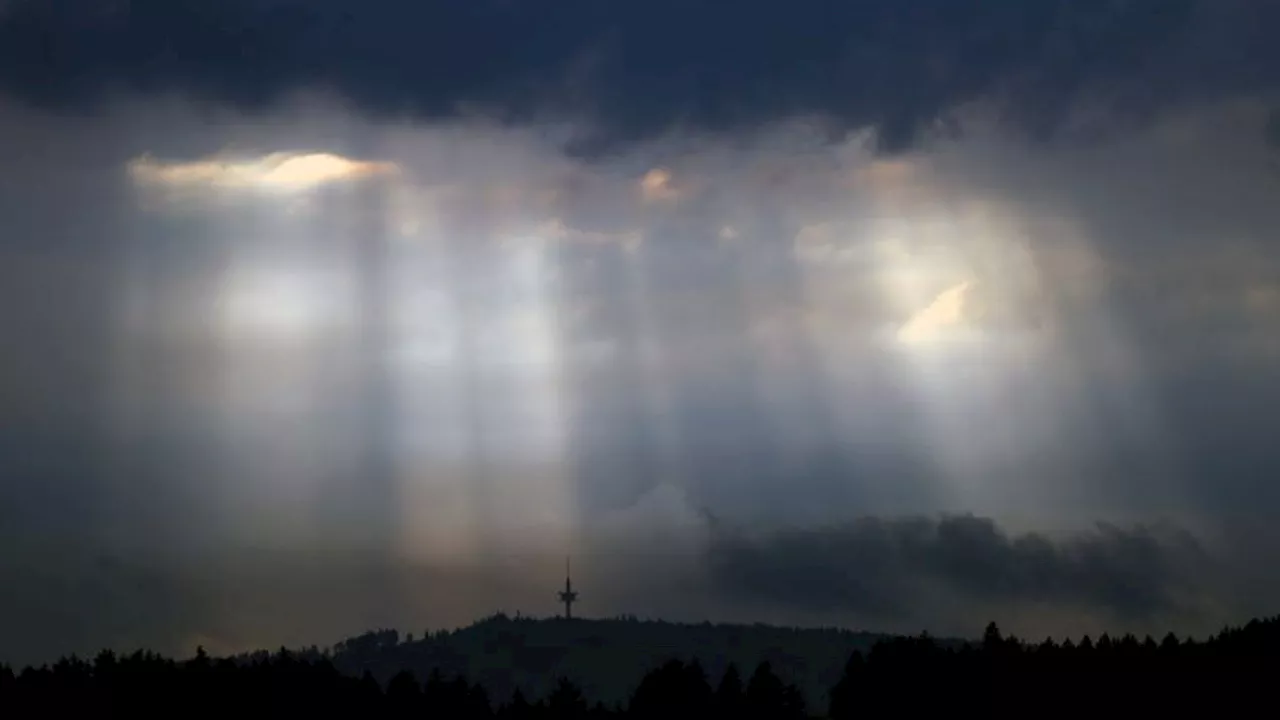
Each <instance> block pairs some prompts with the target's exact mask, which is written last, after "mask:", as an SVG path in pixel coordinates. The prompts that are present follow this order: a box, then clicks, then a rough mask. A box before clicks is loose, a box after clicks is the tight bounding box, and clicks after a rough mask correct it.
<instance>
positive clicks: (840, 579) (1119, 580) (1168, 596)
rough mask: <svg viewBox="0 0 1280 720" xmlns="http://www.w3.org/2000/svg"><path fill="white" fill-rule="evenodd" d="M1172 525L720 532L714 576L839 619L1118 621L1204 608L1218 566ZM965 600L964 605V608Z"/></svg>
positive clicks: (924, 525) (858, 525)
mask: <svg viewBox="0 0 1280 720" xmlns="http://www.w3.org/2000/svg"><path fill="white" fill-rule="evenodd" d="M1210 558H1211V556H1210V554H1209V553H1208V552H1207V551H1206V549H1205V548H1204V547H1203V546H1202V545H1201V544H1200V542H1199V541H1198V540H1196V539H1195V538H1194V537H1193V536H1191V535H1189V534H1187V533H1185V532H1181V531H1178V530H1175V529H1169V528H1165V529H1159V528H1151V527H1143V526H1135V527H1127V528H1121V527H1117V526H1113V525H1099V526H1098V527H1097V528H1095V529H1094V530H1092V531H1087V532H1083V533H1077V534H1073V535H1067V536H1064V537H1054V536H1050V535H1046V534H1043V533H1039V532H1009V531H1007V530H1005V529H1003V528H1001V527H1000V526H999V525H998V524H997V523H996V522H995V521H993V520H991V519H990V518H981V517H975V516H972V515H962V516H943V517H940V518H929V517H907V518H875V517H873V518H863V519H860V520H857V521H854V522H850V523H847V524H842V525H836V526H829V527H817V528H810V529H795V530H782V531H776V532H772V533H764V534H759V535H757V536H751V535H741V534H738V533H734V532H729V531H721V532H720V533H718V534H717V536H716V538H715V539H714V540H713V543H712V546H711V551H710V556H709V563H710V567H711V574H712V577H713V578H715V582H716V583H717V584H718V586H719V587H720V589H721V590H722V591H723V592H725V593H726V594H727V595H729V596H731V597H735V598H739V599H743V598H753V599H755V600H757V601H759V602H761V603H763V604H766V605H769V604H772V605H775V606H782V607H790V608H794V609H803V610H806V611H809V612H813V613H816V614H825V615H827V616H831V617H841V616H843V617H861V618H868V619H875V620H878V621H880V622H888V623H895V624H904V623H905V624H907V625H909V624H911V623H917V624H921V625H922V626H924V627H934V626H936V625H938V624H939V623H942V624H950V623H954V622H955V621H956V619H957V618H959V617H968V618H970V622H972V618H973V616H975V615H978V614H980V613H981V612H983V611H990V610H991V609H992V608H1001V609H1002V611H1003V612H1005V613H1007V614H1008V616H1010V617H1016V616H1019V615H1023V614H1035V613H1041V614H1044V615H1053V614H1070V615H1075V616H1077V617H1082V616H1083V617H1094V618H1097V619H1101V620H1103V621H1104V622H1106V623H1109V624H1110V625H1111V626H1112V627H1124V626H1127V627H1133V626H1135V625H1137V626H1140V627H1147V626H1153V625H1154V626H1158V624H1159V622H1168V621H1169V620H1170V619H1171V618H1174V617H1180V618H1181V619H1182V620H1183V622H1185V621H1186V620H1187V619H1189V618H1190V619H1195V617H1196V616H1197V615H1198V614H1199V613H1200V612H1202V610H1203V608H1202V607H1201V603H1203V602H1205V601H1206V598H1207V597H1208V595H1206V594H1212V593H1215V592H1222V591H1225V588H1218V589H1215V588H1213V587H1212V586H1211V580H1210V576H1209V575H1208V574H1207V573H1206V571H1208V570H1209V569H1211V568H1212V567H1213V566H1214V564H1213V561H1212V560H1211V559H1210ZM961 608H963V609H962V610H961Z"/></svg>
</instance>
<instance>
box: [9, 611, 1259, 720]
mask: <svg viewBox="0 0 1280 720" xmlns="http://www.w3.org/2000/svg"><path fill="white" fill-rule="evenodd" d="M1278 670H1280V620H1278V619H1270V620H1263V621H1253V622H1250V623H1249V624H1248V625H1245V626H1243V627H1239V628H1230V629H1227V630H1224V631H1223V632H1221V633H1219V634H1218V635H1216V636H1214V637H1212V638H1209V639H1207V640H1204V641H1195V640H1185V641H1184V640H1180V639H1179V638H1177V637H1176V636H1174V635H1167V636H1165V637H1164V638H1163V639H1162V640H1160V641H1156V640H1154V639H1152V638H1143V639H1138V638H1136V637H1134V636H1131V635H1126V636H1124V637H1121V638H1111V637H1109V636H1107V635H1102V636H1100V637H1098V638H1097V639H1096V640H1094V639H1090V638H1088V637H1085V638H1082V639H1081V640H1080V641H1078V642H1073V641H1070V640H1068V641H1065V642H1062V643H1055V642H1053V641H1049V640H1046V641H1045V642H1042V643H1027V642H1023V641H1021V640H1019V639H1017V638H1014V637H1005V636H1003V635H1002V634H1001V633H1000V631H999V629H998V628H997V627H996V626H995V625H994V624H992V625H990V626H988V628H987V631H986V633H985V634H984V636H983V639H982V641H981V642H980V643H977V644H967V645H963V646H960V647H959V648H956V647H953V646H950V645H947V644H939V643H937V642H935V641H934V640H933V639H931V638H929V637H928V636H921V637H916V638H894V639H891V640H885V641H882V642H879V643H877V644H876V645H875V646H874V647H873V648H872V649H871V650H870V651H869V652H867V653H865V654H864V653H862V652H854V653H853V654H852V655H851V657H850V658H849V661H848V663H847V666H846V667H845V670H844V674H843V677H841V678H840V680H839V681H838V682H836V683H835V685H834V686H833V687H832V688H831V690H830V693H829V703H828V706H827V707H817V708H814V707H808V708H807V707H806V703H805V701H804V698H803V696H802V694H801V693H800V691H799V690H798V689H797V688H796V687H795V686H794V685H791V684H789V683H787V682H784V681H783V680H782V679H781V678H780V677H779V676H778V675H777V674H776V673H775V672H774V671H773V669H772V668H771V667H770V664H769V663H768V662H767V661H766V662H762V663H760V664H759V665H758V666H756V667H755V668H754V669H753V670H752V671H751V672H750V673H749V674H747V675H746V676H745V677H744V676H743V674H741V673H740V672H739V670H738V668H737V666H736V665H732V664H731V665H729V667H728V669H727V670H726V671H725V672H724V673H722V674H721V675H720V676H719V677H714V678H713V677H711V676H710V675H709V674H708V673H707V672H706V671H705V670H704V668H703V665H702V664H701V663H700V662H699V661H697V660H690V661H687V662H686V661H682V660H670V661H668V662H666V663H664V664H662V665H660V666H658V667H656V668H653V669H651V670H650V671H649V672H648V673H647V674H645V675H644V676H643V677H641V678H640V679H639V681H638V682H637V684H636V685H635V688H634V690H633V691H632V693H631V695H630V697H629V698H628V700H627V701H626V702H625V703H619V704H617V705H616V706H612V707H607V706H605V705H603V704H600V703H598V702H594V703H593V702H592V701H591V699H590V698H588V697H586V696H585V695H584V693H583V691H582V690H581V689H580V688H578V687H577V686H576V685H575V684H574V683H572V682H571V681H569V680H567V679H563V678H561V679H560V680H559V681H558V682H557V683H556V684H555V685H554V687H553V689H552V690H551V691H550V692H549V693H547V694H546V695H545V696H544V697H539V698H527V697H525V696H524V695H523V694H522V693H521V692H520V691H519V690H516V691H515V692H514V693H513V694H512V695H511V696H510V697H505V698H493V697H491V696H490V695H489V693H488V692H487V691H486V689H485V688H484V687H483V686H482V685H480V684H479V683H472V682H468V681H467V680H466V679H465V678H463V677H461V676H452V677H449V676H445V675H444V674H443V673H440V672H438V671H436V672H432V673H430V674H429V675H428V676H427V677H426V678H421V679H420V678H418V677H415V676H414V675H413V674H412V673H409V672H401V673H399V674H396V675H395V676H394V677H392V678H391V679H390V681H389V682H387V683H385V684H384V683H379V682H378V681H377V680H376V679H375V678H374V677H373V675H372V674H370V673H369V672H367V671H366V672H365V673H364V674H363V675H362V676H352V675H349V674H345V673H342V672H340V671H339V670H338V669H337V668H336V667H335V666H334V665H333V663H332V661H331V660H330V659H329V658H328V657H325V656H324V655H318V656H317V655H315V654H313V653H305V654H297V653H292V652H289V651H287V650H283V649H282V650H281V651H279V652H277V653H273V654H261V655H257V656H255V657H254V658H253V659H252V660H251V661H248V662H244V661H236V660H233V659H229V658H227V659H219V660H214V659H212V658H210V657H209V656H208V655H206V654H205V653H204V652H203V651H199V652H197V654H196V657H195V658H193V659H191V660H187V661H183V662H178V661H174V660H171V659H167V658H163V657H160V656H158V655H155V654H152V653H145V652H138V653H134V654H132V655H127V656H116V655H114V654H112V653H110V652H103V653H101V654H99V655H98V657H97V658H95V659H94V660H93V661H91V662H89V661H84V660H79V659H76V658H68V659H64V660H61V661H59V662H58V663H56V664H54V665H53V666H46V667H41V668H26V669H24V670H22V671H21V672H20V673H16V674H15V673H14V672H13V671H12V670H11V669H9V668H7V667H5V668H0V716H3V717H37V716H38V717H60V716H97V717H102V716H108V717H110V716H120V717H125V716H128V717H160V716H163V717H172V716H177V715H184V716H191V715H195V716H198V717H233V716H243V715H252V716H257V715H265V714H268V713H270V714H273V715H274V714H282V715H289V716H304V715H324V716H328V715H335V714H348V713H349V714H352V715H354V716H359V717H381V718H449V719H450V720H455V719H457V720H468V719H475V720H481V719H490V718H509V719H511V720H520V719H522V718H529V719H537V720H560V719H562V718H572V719H578V720H586V719H587V718H666V717H703V718H743V719H747V720H792V719H794V720H800V719H801V718H806V717H813V716H828V717H831V718H835V719H837V720H845V719H847V718H855V717H877V716H887V715H889V714H891V713H892V714H902V713H907V714H917V713H925V712H940V711H948V712H960V711H964V712H966V713H969V712H975V711H976V712H978V713H981V714H983V715H986V716H996V717H1013V716H1037V717H1043V716H1050V717H1057V716H1064V717H1065V716H1068V715H1071V716H1080V715H1084V714H1101V715H1104V716H1110V715H1119V714H1122V713H1123V714H1126V715H1137V716H1142V715H1149V714H1152V713H1157V712H1158V713H1165V712H1168V713H1178V714H1182V713H1188V712H1194V713H1206V714H1212V715H1216V716H1223V715H1224V714H1227V713H1231V714H1235V713H1244V712H1250V713H1255V712H1272V713H1273V712H1274V710H1275V708H1274V705H1275V695H1274V692H1273V691H1272V689H1271V686H1270V684H1269V682H1268V681H1273V680H1274V679H1275V678H1276V677H1277V676H1278V675H1277V671H1278Z"/></svg>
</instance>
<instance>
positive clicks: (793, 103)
mask: <svg viewBox="0 0 1280 720" xmlns="http://www.w3.org/2000/svg"><path fill="white" fill-rule="evenodd" d="M1277 22H1280V8H1278V7H1277V5H1276V4H1275V3H1272V2H1256V1H1253V0H1136V1H1134V2H1114V1H1112V0H1073V1H1070V2H1067V1H1065V0H1055V1H1052V2H1017V3H1015V2H1005V1H1004V0H911V1H903V0H864V1H863V2H841V1H838V0H812V1H809V2H802V3H783V2H774V1H770V0H742V1H741V2H734V3H720V2H706V1H694V2H690V1H689V0H643V1H641V0H628V1H625V2H607V3H606V2H597V1H595V0H538V1H525V2H510V1H509V0H430V1H426V2H416V3H405V2H398V1H395V0H372V1H371V0H274V1H268V0H222V1H220V2H216V3H211V2H199V1H198V0H129V1H127V2H121V1H118V0H110V1H107V0H102V1H100V2H86V1H84V0H40V1H36V0H30V1H27V2H23V1H22V0H18V1H16V2H12V3H9V4H8V6H7V10H5V11H3V12H0V68H3V69H2V70H0V88H4V89H5V90H8V91H10V92H12V93H15V94H17V95H20V96H23V97H26V98H28V99H31V100H34V101H36V102H38V103H41V104H43V105H46V106H49V107H61V108H69V107H81V108H83V107H85V106H86V105H87V104H88V105H91V104H93V103H94V102H95V101H96V100H98V99H100V98H101V97H102V96H103V95H105V94H109V93H112V92H117V91H142V92H146V93H156V92H168V91H176V92H179V93H183V94H187V95H191V96H196V97H202V98H206V99H210V100H215V101H219V102H229V103H232V104H235V105H237V106H240V107H244V108H262V107H266V106H269V105H271V104H272V103H273V102H274V101H276V100H278V99H280V98H281V97H282V96H285V95H287V94H288V93H290V92H292V91H295V90H300V89H324V90H336V91H337V92H339V93H340V94H341V95H343V96H344V97H346V98H348V99H349V100H350V101H351V102H352V103H354V104H355V106H357V107H358V108H360V109H362V110H364V111H366V112H368V113H370V114H373V115H380V116H389V117H402V116H409V117H418V118H423V119H439V118H448V117H462V116H472V117H475V116H479V117H489V118H494V119H498V120H500V121H504V122H515V123H522V124H528V123H533V122H546V121H565V120H567V121H572V122H576V123H579V124H582V125H584V126H588V127H590V132H589V133H588V134H587V136H586V139H585V140H584V142H585V143H586V144H585V145H583V147H584V148H589V147H590V146H595V147H596V148H597V149H599V148H602V147H611V146H613V145H615V144H616V143H617V142H618V141H625V140H634V139H639V138H651V137H655V136H658V135H661V134H662V133H664V132H666V131H668V130H673V129H683V130H686V131H693V132H701V131H713V132H714V131H725V130H736V129H748V128H752V127H755V126H759V125H762V124H768V123H770V122H773V121H778V120H786V119H789V118H793V117H796V116H811V117H813V118H815V119H819V120H821V121H822V122H824V123H829V124H830V126H831V128H832V129H834V130H836V131H837V132H838V133H840V132H842V131H844V130H847V129H857V128H872V127H874V128H876V129H877V130H878V136H879V138H880V142H881V145H882V146H883V147H885V148H889V149H901V148H903V147H906V146H909V145H910V144H911V143H912V142H913V141H914V140H915V138H916V137H917V136H918V135H919V134H920V133H922V132H932V131H936V130H938V129H939V128H941V127H945V126H946V125H947V120H948V118H949V116H950V113H951V112H952V111H953V110H955V109H956V108H957V107H959V106H961V105H964V104H966V103H969V102H973V101H978V100H993V101H995V102H996V103H997V104H998V105H1000V106H1001V107H1002V108H1003V110H1002V115H1003V116H1004V117H1005V118H1006V119H1007V120H1009V121H1010V122H1011V125H1012V126H1013V127H1018V128H1021V129H1023V130H1027V131H1030V132H1032V133H1033V134H1036V135H1041V136H1044V135H1047V134H1051V133H1053V132H1055V131H1056V130H1058V129H1059V128H1061V127H1063V126H1064V125H1069V124H1071V121H1072V120H1073V118H1075V117H1076V116H1077V114H1078V112H1079V111H1080V110H1081V109H1087V110H1088V112H1092V113H1094V114H1095V115H1096V114H1097V113H1098V112H1099V111H1101V112H1102V113H1103V114H1104V115H1107V116H1110V117H1111V118H1112V120H1120V121H1128V120H1131V119H1135V118H1137V119H1140V118H1142V117H1145V116H1146V115H1148V114H1149V113H1150V112H1152V111H1154V110H1159V109H1162V108H1167V107H1170V106H1178V105H1181V104H1185V103H1187V102H1196V101H1200V100H1206V99H1213V98H1216V97H1222V96H1230V95H1238V94H1258V93H1268V92H1272V91H1274V90H1275V89H1276V82H1277V80H1280V75H1278V73H1280V62H1277V59H1278V58H1277V55H1276V53H1277V50H1276V48H1275V45H1274V43H1272V42H1271V38H1270V36H1269V35H1268V34H1267V32H1266V30H1265V28H1268V27H1274V26H1275V24H1276V23H1277Z"/></svg>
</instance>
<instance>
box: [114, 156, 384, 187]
mask: <svg viewBox="0 0 1280 720" xmlns="http://www.w3.org/2000/svg"><path fill="white" fill-rule="evenodd" d="M128 171H129V176H130V177H131V178H132V179H133V181H134V182H135V183H136V184H138V185H141V186H144V187H161V188H171V189H218V190H267V191H277V192H285V193H295V192H305V191H308V190H313V189H315V188H318V187H321V186H325V185H332V184H335V183H341V182H351V181H355V180H360V179H363V178H368V177H373V176H385V175H393V174H396V173H398V172H399V168H398V166H397V165H396V164H395V163H390V162H375V161H363V160H352V159H350V158H346V157H342V156H341V155H335V154H332V153H286V152H277V153H270V154H268V155H264V156H261V157H258V158H239V159H237V158H230V157H212V158H205V159H201V160H193V161H185V162H184V161H174V162H167V161H163V160H158V159H156V158H154V157H151V156H149V155H144V156H142V157H139V158H137V159H135V160H133V161H132V162H130V163H129V167H128Z"/></svg>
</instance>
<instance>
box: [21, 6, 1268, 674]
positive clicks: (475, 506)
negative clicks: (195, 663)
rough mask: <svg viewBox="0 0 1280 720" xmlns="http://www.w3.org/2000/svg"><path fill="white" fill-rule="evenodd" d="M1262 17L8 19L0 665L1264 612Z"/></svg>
mask: <svg viewBox="0 0 1280 720" xmlns="http://www.w3.org/2000/svg"><path fill="white" fill-rule="evenodd" d="M1278 26H1280V2H1274V1H1273V0H1129V1H1127V2H1124V1H1119V0H1074V1H1073V2H1066V1H1065V0H1061V1H1049V0H1045V1H1043V2H1026V3H1009V2H1003V1H999V0H861V1H859V2H853V1H850V2H835V1H834V0H830V1H827V0H803V1H801V2H788V3H783V2H775V1H773V0H740V1H739V2H735V3H732V4H730V3H721V2H710V1H709V0H701V1H697V0H681V1H679V2H677V1H676V0H648V1H646V2H632V1H630V0H615V1H614V2H600V1H599V0H594V1H588V0H524V1H523V2H516V1H514V0H468V1H467V2H463V1H462V0H456V1H449V0H436V1H434V2H419V3H407V2H392V1H391V0H385V1H383V0H362V2H358V3H357V2H354V0H352V1H350V2H348V1H347V0H307V1H306V2H303V0H222V1H220V2H217V3H214V2H197V1H196V0H7V2H0V329H2V332H3V333H4V335H5V337H4V340H3V343H0V428H3V432H0V586H3V587H4V588H5V591H4V593H3V594H0V638H2V639H3V640H2V641H0V660H8V661H12V662H34V661H42V660H46V659H50V658H52V657H55V656H57V655H58V654H60V653H65V652H80V653H82V654H83V653H88V652H93V651H94V650H96V649H98V648H101V647H104V646H110V647H116V648H124V649H128V648H134V647H139V646H146V647H150V648H154V649H157V650H160V651H163V652H170V653H177V654H180V655H181V654H189V653H190V652H191V651H192V650H193V648H194V647H195V646H196V645H197V644H203V645H204V646H205V647H206V648H209V649H210V651H211V652H231V651H238V650H243V649H248V648H257V647H275V646H279V645H281V644H288V645H310V644H313V643H314V644H320V645H324V644H328V643H332V642H334V641H337V640H339V639H342V638H343V637H345V636H347V635H350V634H354V633H358V632H361V631H363V630H366V629H370V628H374V627H398V628H401V629H404V630H409V631H413V630H415V629H417V630H420V629H422V628H441V627H454V626H458V625H462V624H466V623H468V622H470V621H471V620H473V619H476V618H478V617H480V616H483V615H487V614H490V613H492V612H495V611H505V612H508V613H514V612H517V611H519V612H522V613H524V614H531V615H551V614H553V613H555V612H556V611H557V606H556V600H555V591H556V589H557V588H558V586H559V585H560V583H562V581H563V563H564V558H565V556H566V555H572V557H573V568H574V579H575V585H577V586H578V587H579V589H580V590H581V592H582V597H581V601H580V603H579V607H578V608H577V610H579V611H580V612H581V613H582V614H584V615H587V616H597V617H607V616H614V615H618V614H624V613H625V614H634V615H638V616H642V617H662V618H666V619H670V620H690V621H702V620H704V619H709V620H713V621H757V620H759V621H766V622H776V623H786V624H796V625H840V626H846V627H853V628H864V629H872V630H887V631H900V632H912V633H914V632H918V631H920V630H922V629H928V630H929V631H930V632H933V633H934V634H958V635H969V636H976V635H977V634H978V633H979V632H980V631H981V628H982V626H983V625H985V623H986V622H987V621H988V620H991V619H995V620H997V621H999V622H1000V624H1001V626H1002V627H1004V628H1006V629H1008V630H1012V631H1014V632H1016V633H1018V634H1021V635H1024V636H1031V637H1036V638H1040V637H1043V636H1045V635H1049V634H1052V635H1054V636H1056V637H1062V636H1064V635H1073V636H1079V635H1080V634H1082V633H1094V634H1096V633H1098V632H1100V631H1102V630H1109V631H1111V632H1124V631H1133V632H1137V633H1148V632H1149V633H1153V634H1156V633H1163V632H1164V631H1167V630H1170V629H1172V630H1175V631H1177V632H1179V633H1193V634H1195V633H1201V634H1202V633H1205V632H1210V631H1213V630H1216V629H1218V628H1219V627H1221V626H1222V625H1223V624H1224V623H1234V622H1242V621H1244V620H1247V619H1248V618H1249V617H1252V616H1254V615H1258V614H1270V613H1274V612H1275V610H1276V608H1277V607H1280V571H1277V570H1276V569H1275V565H1274V563H1271V562H1268V558H1272V557H1274V556H1275V553H1276V552H1280V532H1278V531H1277V530H1276V529H1275V527H1274V522H1273V521H1272V520H1271V519H1272V517H1274V514H1275V513H1276V512H1277V511H1280V485H1277V478H1280V453H1278V452H1277V450H1276V448H1275V441H1274V438H1276V437H1278V435H1277V430H1280V254H1278V253H1277V252H1276V249H1277V243H1278V242H1280V237H1278V236H1277V232H1278V231H1277V228H1280V50H1277V47H1280V46H1277V45H1276V44H1275V43H1274V42H1271V40H1272V37H1271V35H1273V33H1269V32H1268V31H1267V28H1274V27H1278Z"/></svg>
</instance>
